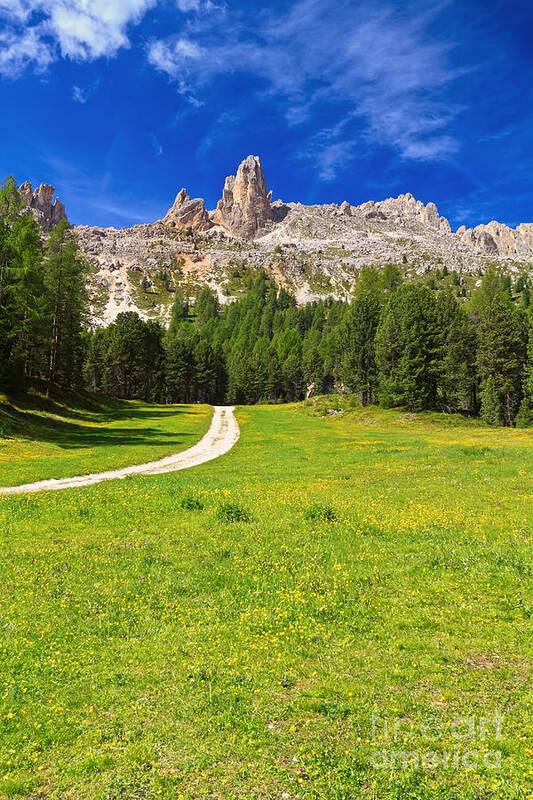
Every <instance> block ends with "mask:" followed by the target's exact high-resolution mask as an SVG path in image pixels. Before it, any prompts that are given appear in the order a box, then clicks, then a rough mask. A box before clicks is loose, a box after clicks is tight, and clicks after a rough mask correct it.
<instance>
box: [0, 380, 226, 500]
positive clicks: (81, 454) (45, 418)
mask: <svg viewBox="0 0 533 800" xmlns="http://www.w3.org/2000/svg"><path fill="white" fill-rule="evenodd" d="M66 401H68V403H67V402H66ZM211 415H212V412H211V408H210V407H209V406H205V405H188V406H187V405H182V406H168V405H160V406H158V405H154V404H151V403H141V402H137V401H133V402H131V401H130V402H126V401H123V400H115V399H113V398H106V397H98V396H97V395H91V394H89V393H88V392H71V393H69V394H68V395H67V396H66V398H65V397H63V398H60V397H57V396H56V397H52V398H49V399H47V398H45V397H43V396H42V395H24V396H22V397H20V398H16V399H12V400H9V401H8V400H7V398H5V397H2V396H1V395H0V486H11V485H13V486H14V485H19V484H23V483H29V482H33V481H36V480H41V479H43V480H44V479H47V478H65V477H72V476H74V475H87V474H90V473H92V472H104V471H105V470H108V469H119V468H120V467H126V466H129V465H131V464H143V463H144V462H146V461H153V460H155V459H158V458H164V457H165V456H168V455H171V454H172V453H177V452H179V451H180V450H185V449H186V448H187V447H190V446H191V445H193V444H195V443H196V441H197V440H198V439H199V438H201V436H203V434H204V433H206V431H207V429H208V427H209V423H210V422H211ZM6 435H7V438H2V436H6Z"/></svg>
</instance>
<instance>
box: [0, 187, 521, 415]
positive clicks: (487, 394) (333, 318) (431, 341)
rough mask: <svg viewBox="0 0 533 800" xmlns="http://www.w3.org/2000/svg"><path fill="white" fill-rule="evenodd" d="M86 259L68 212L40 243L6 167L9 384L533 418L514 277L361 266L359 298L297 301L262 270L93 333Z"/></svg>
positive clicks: (0, 248) (148, 396) (4, 322)
mask: <svg viewBox="0 0 533 800" xmlns="http://www.w3.org/2000/svg"><path fill="white" fill-rule="evenodd" d="M87 270H88V267H87V262H86V261H85V259H84V258H83V257H82V256H81V255H80V253H79V250H78V247H77V242H76V235H75V232H74V230H73V229H72V228H71V227H69V224H68V222H67V221H66V220H61V222H60V223H59V224H58V225H57V226H56V227H54V228H53V230H52V232H51V233H50V234H49V236H48V238H47V239H46V240H44V239H43V237H42V235H41V230H40V228H39V226H38V225H37V223H36V221H35V219H34V217H33V215H32V214H31V213H30V212H29V211H28V212H24V211H23V207H22V203H21V199H20V195H19V192H18V189H17V185H16V183H15V181H14V180H13V179H12V178H8V179H7V180H6V182H5V183H4V184H3V185H2V187H1V189H0V333H1V344H0V347H1V349H2V358H1V363H0V384H1V386H2V387H3V388H4V389H5V390H6V391H11V392H13V391H16V390H19V389H21V388H22V387H23V386H24V384H25V383H27V382H28V381H30V382H31V381H32V380H40V381H44V382H45V383H46V385H47V387H48V389H50V387H51V386H52V385H54V384H59V385H61V386H63V387H65V388H70V387H80V388H81V387H84V386H85V387H87V388H89V389H91V390H92V391H99V392H104V393H106V394H108V395H110V396H113V397H116V398H122V399H129V400H132V399H137V400H143V401H153V402H158V403H165V402H166V403H225V402H228V403H238V404H251V403H257V402H269V403H276V402H284V401H295V400H302V399H304V398H305V397H306V396H309V395H312V394H322V393H332V392H351V393H354V394H357V395H359V396H360V399H361V402H362V404H363V406H366V405H368V404H373V403H378V404H380V405H382V406H384V407H395V406H401V407H405V408H407V409H408V410H410V411H422V410H440V411H446V412H461V413H464V414H468V415H478V414H479V415H481V417H482V419H483V420H484V421H485V422H486V423H488V424H494V425H496V424H501V425H506V426H510V425H512V424H514V423H515V422H518V423H519V424H520V425H529V424H530V422H531V418H532V416H533V414H532V410H531V409H532V407H533V380H532V378H531V376H532V374H533V319H532V315H531V311H530V310H529V309H528V303H527V297H528V295H527V294H525V293H524V288H525V287H521V289H520V295H519V296H521V297H522V302H521V303H517V302H516V294H517V292H518V291H519V287H517V286H516V285H515V286H513V284H512V282H511V279H510V277H509V275H505V274H501V273H498V272H496V271H494V270H489V271H488V272H487V273H486V274H485V276H484V277H483V280H482V281H481V284H480V286H479V287H478V288H477V289H476V290H475V291H474V292H473V294H472V295H471V298H470V299H467V298H464V297H462V296H459V297H457V292H454V291H453V289H452V288H451V286H448V288H447V289H442V288H441V289H439V290H438V291H437V290H436V289H433V288H432V287H431V285H428V284H427V283H406V282H404V278H403V275H402V272H401V270H400V269H399V268H397V267H395V266H393V265H388V266H386V267H385V268H384V269H379V270H378V269H375V268H365V269H363V270H361V272H360V275H359V278H358V280H357V282H356V284H355V288H354V290H353V292H352V296H351V298H350V301H349V302H345V301H341V300H338V299H334V298H325V299H321V300H316V301H315V302H312V303H307V304H304V305H298V304H297V303H296V300H295V297H294V296H293V295H292V294H291V293H290V292H289V291H287V290H286V289H285V288H279V287H278V286H276V284H275V283H274V281H273V280H272V279H270V278H269V277H268V276H267V274H266V272H265V271H262V270H260V271H258V272H257V273H254V274H251V275H250V276H249V277H248V278H247V280H246V290H245V292H244V293H243V294H242V296H241V297H240V298H239V299H238V300H236V301H235V302H233V303H230V304H229V305H225V306H220V305H219V301H218V299H217V296H216V294H215V293H214V292H213V291H211V290H210V289H209V288H208V287H203V288H201V289H200V290H199V291H198V293H197V295H196V298H195V302H194V303H193V305H192V306H190V304H189V298H188V297H187V296H186V295H185V293H184V292H183V291H182V290H180V288H179V287H176V290H175V292H174V302H173V307H172V313H171V318H170V324H169V327H168V329H166V328H165V327H164V326H163V325H162V323H160V322H158V321H154V320H143V319H142V318H141V317H140V316H139V314H138V313H137V312H133V311H127V312H123V313H120V314H119V315H118V316H117V317H116V319H115V321H114V322H113V323H112V324H110V325H108V326H107V327H105V328H96V329H93V330H90V329H89V326H88V299H87V292H86V284H87ZM443 272H444V273H445V274H446V273H447V272H448V270H447V268H446V266H445V265H444V266H443ZM452 285H453V284H452ZM524 298H525V301H524Z"/></svg>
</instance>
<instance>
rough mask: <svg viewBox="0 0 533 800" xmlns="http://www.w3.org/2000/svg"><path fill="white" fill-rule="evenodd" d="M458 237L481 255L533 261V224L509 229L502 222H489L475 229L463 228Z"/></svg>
mask: <svg viewBox="0 0 533 800" xmlns="http://www.w3.org/2000/svg"><path fill="white" fill-rule="evenodd" d="M456 236H457V237H458V238H459V239H461V240H462V241H463V242H466V243H467V244H468V245H469V246H470V247H473V248H474V249H475V250H477V251H478V252H479V253H483V254H484V255H488V256H501V257H503V258H513V259H517V260H527V261H531V260H533V223H531V222H523V223H521V224H520V225H518V226H517V227H516V228H509V227H508V226H507V225H502V223H501V222H495V221H492V222H489V223H488V225H478V226H477V227H475V228H465V226H464V225H463V226H461V227H460V228H459V229H458V230H457V233H456Z"/></svg>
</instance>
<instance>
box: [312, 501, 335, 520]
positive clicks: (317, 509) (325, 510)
mask: <svg viewBox="0 0 533 800" xmlns="http://www.w3.org/2000/svg"><path fill="white" fill-rule="evenodd" d="M305 518H306V519H309V520H319V521H320V522H336V521H337V515H336V513H335V511H334V510H333V509H332V507H331V506H323V505H320V503H314V504H313V505H312V506H310V507H309V508H308V509H307V510H306V512H305Z"/></svg>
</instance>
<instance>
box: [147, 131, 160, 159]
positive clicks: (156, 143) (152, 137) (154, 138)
mask: <svg viewBox="0 0 533 800" xmlns="http://www.w3.org/2000/svg"><path fill="white" fill-rule="evenodd" d="M149 136H150V141H151V142H152V147H153V148H154V153H155V154H156V156H162V155H163V145H162V144H161V142H160V141H159V139H158V138H157V136H156V135H155V133H150V134H149Z"/></svg>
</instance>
